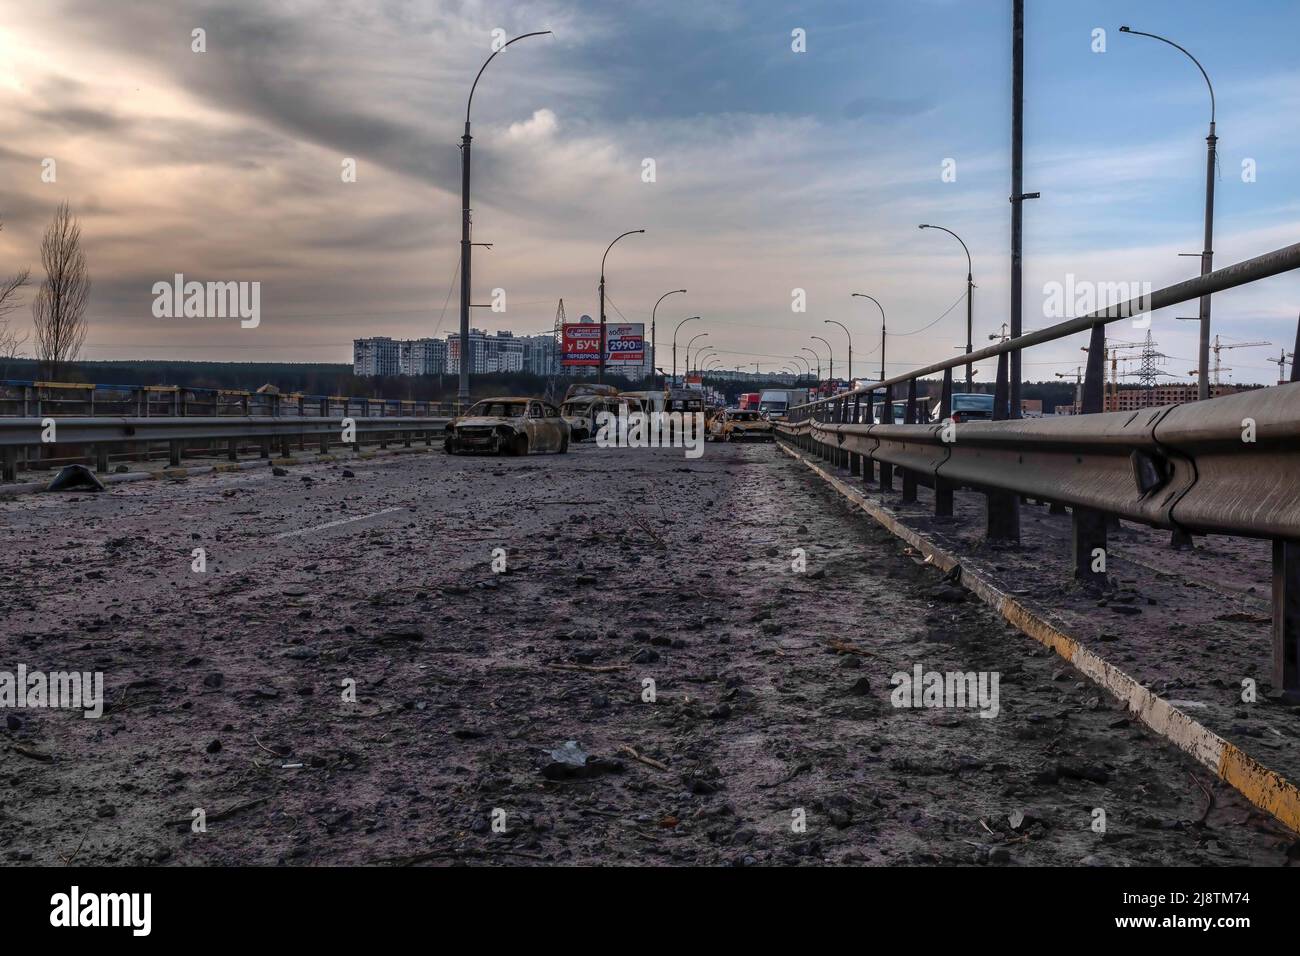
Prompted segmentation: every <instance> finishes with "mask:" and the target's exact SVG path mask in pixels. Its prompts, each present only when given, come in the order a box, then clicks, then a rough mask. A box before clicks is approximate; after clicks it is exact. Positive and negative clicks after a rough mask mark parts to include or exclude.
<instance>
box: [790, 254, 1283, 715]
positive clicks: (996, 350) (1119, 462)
mask: <svg viewBox="0 0 1300 956" xmlns="http://www.w3.org/2000/svg"><path fill="white" fill-rule="evenodd" d="M1296 268H1300V243H1297V244H1294V245H1291V246H1287V247H1285V248H1283V249H1279V250H1277V251H1275V252H1271V253H1268V254H1266V255H1263V256H1259V257H1257V258H1254V259H1249V260H1246V261H1244V262H1239V263H1236V264H1234V265H1231V266H1227V267H1226V268H1223V269H1219V270H1216V271H1214V272H1211V273H1208V274H1206V275H1203V276H1198V277H1196V278H1194V279H1189V280H1187V281H1185V282H1180V283H1177V284H1175V285H1172V286H1169V287H1167V288H1164V289H1161V290H1159V291H1156V292H1154V293H1151V294H1150V295H1149V296H1147V297H1143V298H1138V299H1132V300H1129V301H1128V302H1126V303H1121V304H1116V305H1111V306H1108V307H1106V308H1103V309H1099V310H1097V311H1095V312H1092V313H1089V314H1088V315H1085V316H1081V317H1078V318H1074V319H1068V320H1066V321H1064V322H1060V323H1058V324H1056V325H1053V326H1050V327H1048V328H1045V329H1040V330H1037V331H1035V332H1030V333H1028V334H1025V335H1021V336H1018V337H1016V338H1012V339H1008V340H1006V341H1004V342H1000V343H998V344H996V345H991V346H989V347H987V348H984V349H980V350H978V351H975V352H972V353H970V354H963V355H960V356H958V357H955V358H952V359H948V360H945V361H943V362H937V363H935V364H933V365H930V366H927V367H925V368H921V369H916V370H914V371H911V372H907V373H905V374H902V375H897V376H894V377H892V378H887V379H885V380H883V381H881V382H877V383H869V384H867V385H864V386H862V387H860V388H857V389H854V390H852V391H848V392H845V393H842V394H840V395H836V396H832V397H829V398H824V399H819V400H817V401H813V402H809V403H807V404H805V405H800V406H798V407H796V408H794V409H791V411H790V414H789V416H788V420H787V421H785V422H782V423H779V424H778V427H777V431H778V435H779V436H780V437H781V438H782V440H784V441H786V442H788V443H792V444H794V445H796V446H798V447H801V448H803V449H804V450H806V451H809V452H811V453H813V454H816V455H819V456H820V457H822V458H824V459H826V460H827V461H829V462H831V463H833V464H835V465H837V466H839V467H844V468H847V469H848V471H849V473H850V475H854V476H858V475H860V476H861V477H862V480H863V481H864V482H865V483H873V482H876V481H878V482H879V487H880V489H881V490H882V491H891V490H892V489H893V487H894V485H893V481H894V471H895V470H897V471H898V472H899V473H900V475H901V479H902V501H903V502H904V503H914V502H916V500H917V495H916V489H917V486H918V485H924V486H926V487H930V488H932V489H933V490H934V509H935V514H936V515H939V516H951V515H952V514H953V494H954V492H955V491H956V490H958V489H962V488H968V489H973V490H975V491H978V492H980V493H982V494H984V495H985V496H986V499H987V529H986V533H987V536H988V537H989V538H990V539H993V540H1003V541H1018V540H1019V538H1020V512H1019V506H1020V497H1021V496H1025V497H1033V498H1036V499H1039V500H1042V501H1046V502H1049V503H1050V504H1051V505H1052V510H1053V511H1054V512H1057V513H1060V512H1062V511H1063V510H1064V509H1065V508H1066V507H1067V506H1069V507H1070V509H1071V523H1072V548H1073V552H1074V576H1075V578H1076V579H1078V580H1080V581H1082V582H1084V583H1085V584H1087V585H1089V586H1105V584H1106V573H1105V571H1104V570H1101V571H1099V570H1097V565H1096V564H1095V563H1094V561H1093V556H1094V553H1095V552H1096V549H1098V548H1100V549H1102V550H1103V552H1104V550H1105V548H1106V540H1107V525H1108V523H1109V522H1111V521H1113V520H1114V519H1117V518H1124V519H1126V520H1129V521H1136V522H1140V523H1143V524H1146V525H1149V526H1152V527H1157V528H1167V529H1170V530H1172V531H1173V533H1174V535H1175V536H1176V537H1178V538H1181V539H1187V538H1188V537H1189V536H1190V535H1191V534H1192V533H1198V532H1199V533H1202V534H1211V533H1212V534H1227V535H1241V536H1244V537H1253V538H1264V539H1268V540H1270V541H1272V547H1273V580H1272V596H1273V686H1274V687H1275V688H1280V689H1281V690H1282V691H1283V692H1284V693H1285V694H1286V695H1288V696H1289V697H1293V698H1297V697H1300V374H1298V373H1297V371H1296V369H1295V368H1293V369H1292V374H1291V383H1290V384H1286V385H1279V386H1274V387H1270V388H1262V389H1258V390H1255V391H1250V392H1241V393H1237V394H1235V395H1228V396H1223V397H1220V398H1215V399H1210V400H1207V401H1200V402H1192V403H1187V404H1181V405H1164V406H1160V407H1150V408H1143V409H1139V410H1138V411H1132V412H1103V387H1104V381H1105V378H1104V376H1105V365H1104V356H1105V330H1106V326H1107V325H1109V324H1110V323H1112V322H1117V321H1119V320H1121V319H1124V318H1129V317H1133V316H1138V315H1142V314H1146V313H1150V312H1154V311H1156V310H1158V309H1163V308H1167V307H1168V306H1172V305H1177V304H1179V303H1181V302H1187V301H1190V300H1192V299H1199V298H1200V297H1201V296H1202V295H1208V294H1210V293H1214V292H1221V291H1223V290H1225V289H1230V288H1233V287H1235V286H1239V285H1243V284H1245V283H1248V282H1254V281H1258V280H1260V279H1264V278H1268V277H1270V276H1275V275H1279V274H1281V273H1283V272H1288V271H1291V270H1293V269H1296ZM1080 332H1089V333H1090V336H1091V337H1090V342H1089V346H1088V364H1087V373H1086V377H1085V379H1084V383H1083V396H1082V403H1081V412H1082V414H1081V415H1079V416H1073V417H1065V416H1062V419H1060V420H1047V419H1021V418H1020V417H1019V413H1018V410H1013V409H1012V408H1011V407H1010V389H1009V387H1008V364H1009V362H1008V359H1009V356H1010V355H1011V353H1013V352H1017V351H1023V350H1024V349H1028V348H1031V347H1033V346H1035V345H1041V344H1044V343H1047V342H1053V341H1056V340H1058V339H1062V338H1065V337H1067V336H1070V335H1075V334H1077V333H1080ZM1296 338H1297V342H1296V345H1297V349H1296V351H1297V354H1300V327H1298V328H1297V334H1296ZM992 358H996V359H997V362H998V371H997V381H996V385H995V388H994V403H993V420H992V421H976V422H964V423H953V422H952V420H951V415H952V392H953V369H954V368H958V367H960V366H964V365H966V364H968V363H971V362H979V361H983V360H986V359H992ZM940 373H942V375H943V383H942V387H941V392H940V407H939V414H938V418H939V422H940V423H936V424H920V423H918V422H917V406H918V402H917V382H918V380H919V379H921V378H924V377H927V376H932V375H937V374H940ZM904 388H905V389H906V405H905V414H904V421H903V424H901V425H898V424H892V423H889V424H883V423H882V424H877V423H876V415H875V395H876V393H877V392H883V393H884V394H883V396H882V399H881V407H882V408H884V409H890V408H892V403H893V401H894V396H895V390H896V389H904ZM890 417H892V414H891V415H890ZM877 466H878V467H879V478H878V479H877V477H876V468H877Z"/></svg>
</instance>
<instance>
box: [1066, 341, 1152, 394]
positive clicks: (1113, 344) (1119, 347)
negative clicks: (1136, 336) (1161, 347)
mask: <svg viewBox="0 0 1300 956" xmlns="http://www.w3.org/2000/svg"><path fill="white" fill-rule="evenodd" d="M1142 345H1143V343H1141V342H1122V341H1120V340H1119V339H1107V340H1106V346H1105V349H1104V350H1103V351H1102V361H1103V363H1106V364H1109V365H1110V379H1109V380H1107V381H1105V382H1103V383H1102V406H1101V407H1102V411H1106V412H1113V411H1118V410H1119V380H1120V374H1119V360H1120V358H1126V359H1127V358H1133V357H1134V356H1131V355H1124V356H1121V355H1120V352H1121V351H1124V350H1127V349H1140V348H1142ZM1080 351H1081V352H1086V351H1088V346H1086V345H1085V346H1083V347H1082V348H1081V349H1080ZM1104 367H1105V365H1103V368H1104ZM1112 390H1113V391H1112ZM1112 394H1113V396H1114V397H1113V398H1112V397H1111V396H1112Z"/></svg>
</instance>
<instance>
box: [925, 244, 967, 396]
mask: <svg viewBox="0 0 1300 956" xmlns="http://www.w3.org/2000/svg"><path fill="white" fill-rule="evenodd" d="M917 228H918V229H938V230H939V231H940V232H946V233H947V234H948V235H950V236H952V237H953V238H954V239H956V240H957V241H958V242H960V243H961V247H962V249H963V250H965V252H966V354H967V355H970V353H971V352H973V351H974V350H975V349H974V346H973V345H972V344H971V338H972V336H971V310H972V306H971V292H972V290H973V289H974V288H975V280H974V278H973V277H972V269H971V262H970V249H969V248H968V247H967V245H966V242H965V240H963V239H962V237H961V236H959V235H957V233H955V232H953V231H952V230H951V229H947V228H945V227H943V226H932V225H930V224H929V223H922V224H921V225H919V226H917ZM971 378H972V375H971V365H970V363H969V362H967V363H966V391H968V392H969V391H970V390H971Z"/></svg>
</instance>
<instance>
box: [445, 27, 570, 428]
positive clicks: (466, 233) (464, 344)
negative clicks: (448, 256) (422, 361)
mask: <svg viewBox="0 0 1300 956" xmlns="http://www.w3.org/2000/svg"><path fill="white" fill-rule="evenodd" d="M550 33H551V31H550V30H539V31H537V32H536V33H523V34H520V35H519V36H517V37H515V38H514V39H513V40H511V41H509V42H508V43H503V44H502V45H501V48H500V49H498V50H494V51H492V55H491V56H489V57H488V58H487V59H486V60H484V61H483V65H482V66H481V67H479V69H478V76H475V77H474V85H473V86H471V87H470V88H469V99H468V100H467V101H466V102H465V135H464V136H462V137H461V138H460V343H459V345H460V386H459V388H458V389H457V391H456V403H457V404H458V405H466V404H468V403H469V358H470V356H469V310H470V252H471V250H472V249H473V247H474V244H473V243H472V242H471V241H470V218H471V217H470V205H469V159H470V143H471V142H472V140H473V137H472V136H470V134H469V110H470V107H471V106H473V105H474V90H475V89H476V88H477V87H478V81H479V79H480V78H481V77H482V76H483V71H484V70H486V69H487V65H488V64H489V63H491V62H492V60H493V59H494V58H495V57H496V55H497V54H498V53H500V52H501V50H504V49H505V48H506V47H508V46H510V44H511V43H518V42H519V41H520V40H526V39H527V38H528V37H542V36H548V35H550Z"/></svg>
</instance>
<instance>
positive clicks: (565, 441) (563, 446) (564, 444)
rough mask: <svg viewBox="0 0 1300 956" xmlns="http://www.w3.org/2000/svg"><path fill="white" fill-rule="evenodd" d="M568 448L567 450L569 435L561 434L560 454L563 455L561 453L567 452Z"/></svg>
mask: <svg viewBox="0 0 1300 956" xmlns="http://www.w3.org/2000/svg"><path fill="white" fill-rule="evenodd" d="M568 450H569V436H568V435H561V436H560V454H561V455H563V454H564V453H565V452H567V451H568Z"/></svg>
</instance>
